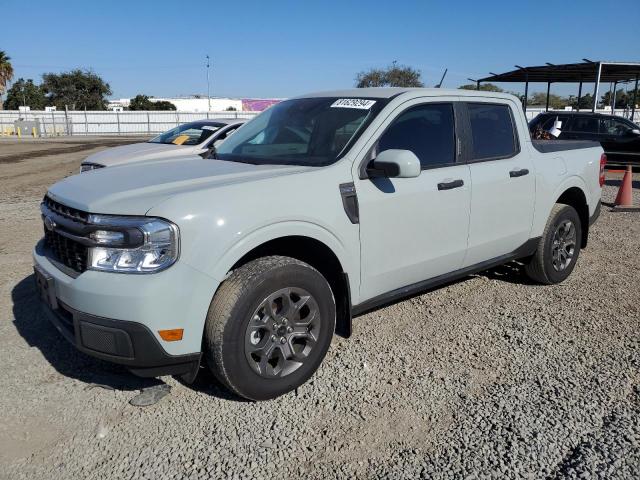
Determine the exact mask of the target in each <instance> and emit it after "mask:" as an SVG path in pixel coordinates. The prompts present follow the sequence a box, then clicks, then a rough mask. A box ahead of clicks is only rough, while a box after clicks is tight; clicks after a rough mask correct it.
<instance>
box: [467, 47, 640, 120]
mask: <svg viewBox="0 0 640 480" xmlns="http://www.w3.org/2000/svg"><path fill="white" fill-rule="evenodd" d="M639 77H640V62H605V61H597V62H594V61H591V60H587V59H585V60H584V62H581V63H566V64H564V65H554V64H551V63H547V64H546V65H540V66H536V67H521V66H519V65H516V70H511V71H510V72H505V73H500V74H495V73H491V76H489V77H485V78H480V79H478V80H475V81H476V82H477V84H478V88H479V87H480V83H482V82H509V83H513V82H524V83H525V101H524V106H525V109H526V105H527V93H528V87H529V83H530V82H544V83H547V109H548V104H549V88H550V86H551V84H552V83H579V84H580V89H579V93H578V99H579V98H580V97H581V96H582V84H583V83H584V82H587V83H592V82H593V83H595V88H594V93H593V96H594V104H593V111H595V108H596V104H597V101H598V98H597V97H598V89H599V85H600V83H602V82H613V83H614V84H617V83H620V82H628V81H631V80H635V89H636V90H637V89H638V78H639ZM470 80H471V79H470ZM615 88H616V87H615V86H614V88H613V90H614V91H615ZM634 92H635V90H634ZM614 103H615V97H614ZM635 103H636V98H635V95H634V99H633V108H634V110H635ZM578 104H579V100H578ZM614 106H615V105H614Z"/></svg>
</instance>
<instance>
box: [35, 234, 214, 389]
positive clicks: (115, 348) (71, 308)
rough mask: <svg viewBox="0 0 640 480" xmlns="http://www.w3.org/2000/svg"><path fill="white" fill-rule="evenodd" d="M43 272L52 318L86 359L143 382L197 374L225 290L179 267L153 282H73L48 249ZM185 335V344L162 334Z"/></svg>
mask: <svg viewBox="0 0 640 480" xmlns="http://www.w3.org/2000/svg"><path fill="white" fill-rule="evenodd" d="M33 258H34V265H35V269H36V270H39V271H40V272H42V274H43V275H42V274H41V275H38V274H36V279H40V280H41V281H42V278H43V277H44V278H45V279H47V280H46V281H48V282H50V284H51V288H50V292H49V293H48V294H47V295H45V296H48V299H47V301H46V303H47V304H48V305H49V306H48V307H47V308H46V309H45V310H46V311H47V314H48V316H49V318H50V320H51V321H52V323H53V324H54V325H55V326H56V328H57V329H58V330H59V331H60V332H61V333H62V335H63V336H64V337H65V338H66V339H67V340H69V341H70V342H71V343H72V344H73V345H75V346H76V347H77V348H78V349H79V350H81V351H82V352H84V353H86V354H88V355H91V356H94V357H97V358H101V359H103V360H107V361H110V362H113V363H118V364H121V365H125V366H126V367H128V368H129V369H130V370H131V371H132V372H133V373H135V374H137V375H141V376H159V375H179V374H185V373H186V374H188V373H191V372H192V371H194V369H196V368H197V365H198V363H199V361H200V356H201V346H202V333H203V329H204V321H205V319H206V315H207V311H208V308H209V303H210V302H211V298H212V297H213V292H215V289H216V288H217V285H218V283H217V282H216V281H214V280H213V279H212V278H211V277H209V276H206V275H204V274H202V273H201V272H198V271H197V270H195V269H193V268H191V267H189V266H187V265H184V264H180V262H178V263H176V264H174V265H173V266H172V267H171V268H170V269H167V270H166V271H163V272H160V273H157V274H151V275H127V274H115V273H109V272H96V271H91V270H88V271H86V272H84V273H82V274H80V275H78V276H77V277H75V278H74V277H72V276H70V275H68V274H67V273H65V272H64V271H63V270H61V269H60V268H59V267H57V266H56V264H55V263H54V262H53V261H52V260H53V259H51V258H50V254H49V253H48V252H47V249H46V247H44V245H43V243H42V242H40V243H39V244H38V245H37V246H36V248H35V249H34V252H33ZM173 328H183V329H184V336H183V339H182V340H181V341H177V342H167V341H164V340H163V339H162V338H161V337H160V336H159V334H158V330H165V329H173Z"/></svg>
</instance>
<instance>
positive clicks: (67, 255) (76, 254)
mask: <svg viewBox="0 0 640 480" xmlns="http://www.w3.org/2000/svg"><path fill="white" fill-rule="evenodd" d="M44 240H45V243H46V245H47V247H49V249H50V250H51V253H53V256H54V257H55V258H56V259H57V260H58V261H60V262H62V263H63V264H64V265H66V266H67V267H69V268H72V269H73V270H75V271H76V272H80V273H82V272H84V271H85V270H86V269H87V247H85V246H84V245H81V244H80V243H78V242H76V241H74V240H71V239H70V238H67V237H65V236H63V235H60V234H59V233H57V232H53V231H50V230H47V229H46V228H45V229H44Z"/></svg>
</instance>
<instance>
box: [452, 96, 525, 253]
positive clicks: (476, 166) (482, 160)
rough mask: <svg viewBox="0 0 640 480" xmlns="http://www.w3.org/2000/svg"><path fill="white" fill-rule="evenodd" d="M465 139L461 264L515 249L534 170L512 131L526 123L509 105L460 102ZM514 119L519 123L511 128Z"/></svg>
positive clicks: (521, 238)
mask: <svg viewBox="0 0 640 480" xmlns="http://www.w3.org/2000/svg"><path fill="white" fill-rule="evenodd" d="M464 105H465V106H466V111H467V128H468V129H469V132H470V135H469V136H468V137H469V141H470V142H471V146H470V150H471V158H470V163H469V165H470V173H471V184H472V187H471V219H470V224H469V246H468V249H467V256H466V258H465V261H464V266H470V265H476V264H478V263H481V262H484V261H486V260H491V259H494V258H496V257H499V256H501V255H505V254H508V253H511V252H513V251H515V250H517V249H518V248H519V247H521V246H522V245H523V244H524V243H525V242H526V241H527V240H528V239H529V235H530V232H531V225H532V222H533V206H534V200H535V172H534V170H533V162H532V158H531V153H530V151H529V149H526V150H525V149H522V148H521V139H520V138H519V136H518V131H521V132H525V133H526V125H524V121H523V120H522V119H520V117H516V116H515V115H514V112H515V111H516V110H515V104H513V103H512V102H508V103H492V102H491V101H490V100H488V101H477V102H475V101H474V102H465V104H464ZM517 121H520V123H522V124H523V125H520V126H519V128H517V126H516V125H517V123H516V122H517Z"/></svg>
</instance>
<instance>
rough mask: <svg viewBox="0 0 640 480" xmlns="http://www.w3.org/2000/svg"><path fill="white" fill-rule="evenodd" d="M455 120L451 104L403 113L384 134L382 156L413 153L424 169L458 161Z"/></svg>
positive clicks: (427, 105) (430, 106)
mask: <svg viewBox="0 0 640 480" xmlns="http://www.w3.org/2000/svg"><path fill="white" fill-rule="evenodd" d="M454 125H455V120H454V114H453V105H452V104H450V103H438V104H435V103H429V104H424V105H417V106H415V107H412V108H409V109H408V110H406V111H404V112H403V113H401V114H400V115H399V116H398V117H397V118H396V119H395V120H394V121H393V123H392V124H391V125H390V126H389V128H388V129H387V130H386V131H385V132H384V133H383V134H382V137H380V140H379V141H378V149H377V150H378V153H380V152H383V151H385V150H392V149H399V150H411V151H412V152H413V153H415V155H416V157H418V159H419V160H420V165H421V166H422V167H423V168H428V167H434V166H438V165H449V164H452V163H454V162H455V151H456V147H455V145H456V141H455V127H454Z"/></svg>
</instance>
